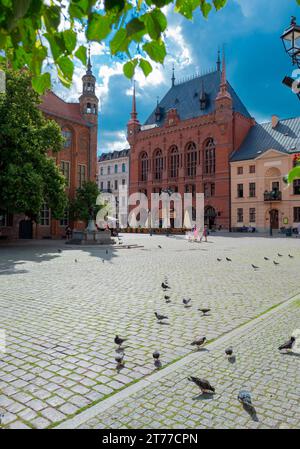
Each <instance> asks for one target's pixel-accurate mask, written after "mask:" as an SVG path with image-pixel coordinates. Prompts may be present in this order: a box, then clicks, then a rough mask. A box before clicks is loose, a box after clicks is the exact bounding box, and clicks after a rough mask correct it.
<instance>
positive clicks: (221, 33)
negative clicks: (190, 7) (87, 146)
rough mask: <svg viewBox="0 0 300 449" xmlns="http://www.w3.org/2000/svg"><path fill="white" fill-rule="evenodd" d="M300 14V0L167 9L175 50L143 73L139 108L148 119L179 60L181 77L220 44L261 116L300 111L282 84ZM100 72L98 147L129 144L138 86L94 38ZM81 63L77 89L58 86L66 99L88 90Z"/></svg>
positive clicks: (235, 79) (206, 63)
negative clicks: (286, 34)
mask: <svg viewBox="0 0 300 449" xmlns="http://www.w3.org/2000/svg"><path fill="white" fill-rule="evenodd" d="M297 14H298V16H299V22H300V8H299V6H297V4H296V0H228V4H227V6H226V7H225V8H224V9H223V10H221V11H219V12H217V13H216V12H212V13H210V15H209V18H208V20H205V19H204V18H203V17H202V16H201V15H200V13H197V14H196V17H195V19H194V21H193V22H190V21H188V20H186V19H184V18H183V17H181V16H179V15H178V14H175V13H173V12H172V11H171V9H170V8H168V9H167V16H168V21H169V26H168V30H167V32H166V43H167V50H168V53H169V55H168V57H167V58H166V61H165V64H164V66H160V65H159V64H154V70H153V73H152V74H151V75H150V76H149V77H148V78H147V79H145V78H144V76H143V74H142V73H140V72H139V73H137V75H136V81H137V86H136V88H137V109H138V117H139V120H140V122H141V123H143V122H144V121H145V120H146V119H147V117H148V116H149V115H150V113H151V112H152V110H153V109H154V107H155V105H156V98H157V97H159V98H162V97H163V96H164V95H165V93H166V92H167V91H168V89H169V88H170V85H171V80H170V78H171V72H172V70H171V69H172V63H174V64H175V76H176V78H177V79H180V78H183V77H184V76H187V75H192V74H194V73H196V72H199V71H202V70H207V69H210V68H212V67H214V66H215V64H216V59H217V49H218V47H219V46H221V47H222V45H223V44H225V47H226V59H227V78H228V80H229V82H230V83H231V85H232V86H233V88H234V89H235V90H236V92H237V93H238V95H239V96H240V97H241V99H242V101H243V102H244V103H245V105H246V107H247V108H248V110H249V112H250V113H251V114H252V115H253V116H254V117H255V118H256V120H257V121H258V122H262V121H268V120H270V118H271V115H272V114H277V115H278V116H279V117H280V118H287V117H294V116H296V115H298V114H299V106H300V103H299V100H298V99H297V97H296V96H295V95H293V94H292V93H291V91H290V90H289V89H288V88H286V87H285V86H283V85H282V84H281V81H282V79H283V78H284V76H285V75H291V73H292V70H293V67H292V64H291V61H290V59H289V57H288V56H287V55H286V54H285V52H284V49H283V45H282V43H281V40H280V35H281V33H282V31H283V30H284V29H285V28H287V27H288V25H289V23H290V17H291V16H292V15H295V16H297ZM91 54H92V65H93V73H94V75H95V76H96V78H97V94H98V96H99V98H100V114H99V138H98V153H99V154H100V153H102V152H107V151H113V150H121V149H123V148H127V147H128V144H127V142H126V123H127V121H128V118H129V114H130V109H131V89H132V87H131V86H132V85H131V82H130V81H129V80H127V79H126V78H125V77H124V76H123V74H122V62H121V61H120V60H118V59H117V58H112V57H111V56H110V55H109V52H108V50H107V48H106V46H105V45H104V44H103V45H99V44H93V46H92V50H91ZM83 73H84V69H83V68H82V67H77V68H76V70H75V77H74V86H73V88H72V89H71V91H66V90H65V89H64V88H62V87H60V86H58V85H56V86H55V91H56V92H57V93H58V95H61V96H63V98H65V99H66V100H67V101H74V100H75V101H76V100H77V98H78V96H79V94H80V91H81V76H82V75H83Z"/></svg>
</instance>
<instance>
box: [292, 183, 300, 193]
mask: <svg viewBox="0 0 300 449" xmlns="http://www.w3.org/2000/svg"><path fill="white" fill-rule="evenodd" d="M293 192H294V195H300V179H295V181H294V182H293Z"/></svg>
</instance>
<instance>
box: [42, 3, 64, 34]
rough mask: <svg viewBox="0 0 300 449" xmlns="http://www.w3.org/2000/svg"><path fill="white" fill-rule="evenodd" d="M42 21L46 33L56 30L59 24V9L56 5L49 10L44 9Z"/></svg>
mask: <svg viewBox="0 0 300 449" xmlns="http://www.w3.org/2000/svg"><path fill="white" fill-rule="evenodd" d="M43 17H44V21H45V25H46V28H47V31H51V30H55V31H56V30H57V28H58V25H59V24H60V8H59V7H58V6H57V5H52V6H50V7H49V8H48V7H47V8H45V11H44V16H43Z"/></svg>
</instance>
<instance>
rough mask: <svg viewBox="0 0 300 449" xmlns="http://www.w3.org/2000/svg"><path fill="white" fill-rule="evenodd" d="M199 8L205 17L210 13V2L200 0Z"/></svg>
mask: <svg viewBox="0 0 300 449" xmlns="http://www.w3.org/2000/svg"><path fill="white" fill-rule="evenodd" d="M200 9H201V11H202V14H203V16H204V17H205V18H207V17H208V14H209V13H210V11H211V9H212V6H211V4H210V3H207V2H206V1H205V0H201V4H200Z"/></svg>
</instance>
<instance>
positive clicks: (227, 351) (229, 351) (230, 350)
mask: <svg viewBox="0 0 300 449" xmlns="http://www.w3.org/2000/svg"><path fill="white" fill-rule="evenodd" d="M225 354H226V355H227V356H228V357H231V356H232V354H233V349H232V347H231V346H230V347H229V348H227V349H225Z"/></svg>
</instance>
